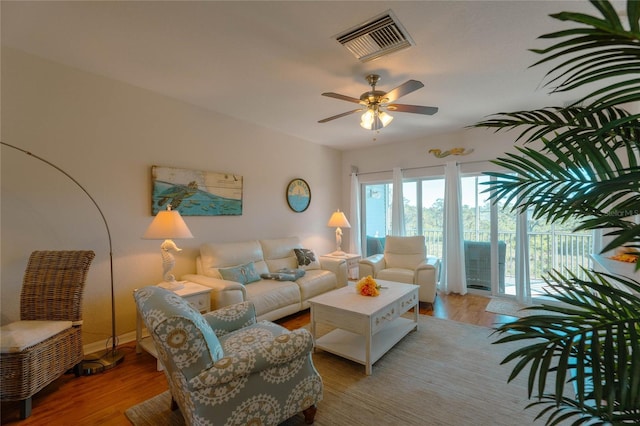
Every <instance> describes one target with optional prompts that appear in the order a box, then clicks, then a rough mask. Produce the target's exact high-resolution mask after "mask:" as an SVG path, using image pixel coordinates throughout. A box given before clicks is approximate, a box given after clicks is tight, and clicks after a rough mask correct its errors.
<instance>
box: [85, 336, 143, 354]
mask: <svg viewBox="0 0 640 426" xmlns="http://www.w3.org/2000/svg"><path fill="white" fill-rule="evenodd" d="M135 340H136V332H135V331H130V332H129V333H125V334H123V335H122V336H118V344H119V345H121V344H123V343H129V342H135ZM107 345H109V348H110V347H111V346H110V345H111V338H108V339H105V340H100V341H97V342H93V343H89V344H87V345H84V346H82V350H83V351H84V354H85V355H89V354H93V353H96V352H102V351H104V350H105V349H107Z"/></svg>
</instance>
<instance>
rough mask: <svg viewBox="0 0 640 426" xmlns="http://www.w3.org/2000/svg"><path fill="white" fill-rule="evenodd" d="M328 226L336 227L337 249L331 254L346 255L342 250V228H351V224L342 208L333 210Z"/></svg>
mask: <svg viewBox="0 0 640 426" xmlns="http://www.w3.org/2000/svg"><path fill="white" fill-rule="evenodd" d="M327 226H328V227H330V228H336V251H334V252H333V253H331V256H344V255H345V254H346V253H345V252H343V251H342V248H341V247H340V246H342V229H340V228H351V224H349V221H348V220H347V218H346V217H345V215H344V213H343V212H341V211H340V210H337V211H335V212H333V214H332V215H331V218H330V219H329V223H327Z"/></svg>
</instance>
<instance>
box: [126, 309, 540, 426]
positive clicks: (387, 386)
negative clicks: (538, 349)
mask: <svg viewBox="0 0 640 426" xmlns="http://www.w3.org/2000/svg"><path fill="white" fill-rule="evenodd" d="M419 321H420V322H419V327H418V331H416V332H412V333H410V334H409V335H408V336H406V337H405V338H404V339H403V340H402V341H400V342H399V343H398V344H397V345H396V346H395V347H394V348H392V349H391V350H390V351H389V352H388V353H387V354H386V355H385V356H384V357H382V358H381V359H380V360H378V362H376V363H375V364H374V366H373V374H372V375H371V376H367V375H365V371H364V366H362V365H360V364H357V363H354V362H351V361H348V360H345V359H342V358H340V357H338V356H335V355H332V354H329V353H327V352H323V351H318V352H316V353H314V354H313V360H314V363H315V365H316V368H317V369H318V371H319V372H320V375H321V376H322V379H323V382H324V399H323V400H322V401H321V402H320V403H319V404H318V412H317V414H316V421H315V423H314V424H315V425H317V426H328V425H332V426H336V425H350V426H354V425H363V426H364V425H367V426H370V425H430V426H432V425H433V426H438V425H443V426H444V425H447V426H450V425H458V426H461V425H474V426H477V425H493V426H499V425H504V426H512V425H526V424H533V421H534V418H535V416H536V414H537V413H538V409H537V408H532V409H527V410H525V409H524V408H525V406H526V405H527V404H528V402H529V401H528V400H527V397H526V396H527V390H526V377H524V376H523V377H517V378H516V379H515V380H514V381H512V382H511V383H507V378H508V376H509V373H510V372H511V367H512V363H510V364H507V365H505V366H500V362H501V361H502V360H503V359H504V357H505V356H506V355H507V354H508V353H510V352H511V351H513V350H514V349H516V348H517V347H518V346H517V345H518V344H514V343H509V344H500V345H495V344H492V343H491V342H492V341H494V340H495V339H496V336H491V333H492V330H491V329H489V328H485V327H479V326H474V325H469V324H463V323H459V322H455V321H450V320H443V319H438V318H434V317H430V316H423V315H420V320H419ZM169 401H170V397H169V393H168V392H164V393H162V394H160V395H158V396H156V397H154V398H152V399H150V400H147V401H145V402H143V403H141V404H139V405H136V406H134V407H132V408H130V409H128V410H127V411H126V412H125V414H126V416H127V417H128V418H129V420H130V421H131V423H133V424H134V425H136V426H151V425H154V426H157V425H172V426H173V425H176V426H181V425H183V424H184V421H183V419H182V416H181V415H180V413H179V410H177V411H175V412H171V411H170V409H169V405H170V404H169ZM538 423H540V422H538ZM303 424H304V419H303V417H302V415H298V416H296V417H293V418H291V419H289V420H287V421H286V422H284V423H282V425H281V426H298V425H303Z"/></svg>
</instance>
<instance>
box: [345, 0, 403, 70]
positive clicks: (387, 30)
mask: <svg viewBox="0 0 640 426" xmlns="http://www.w3.org/2000/svg"><path fill="white" fill-rule="evenodd" d="M336 39H337V40H338V42H339V43H340V44H342V45H343V46H344V47H346V48H347V50H349V51H350V52H351V53H352V54H353V55H354V56H355V57H356V58H358V59H359V60H360V61H362V62H367V61H372V60H374V59H377V58H379V57H381V56H384V55H388V54H389V53H392V52H396V51H398V50H401V49H406V48H407V47H410V46H413V45H414V42H413V40H412V39H411V36H410V35H409V33H407V30H405V29H404V27H403V26H402V24H400V22H399V21H398V19H397V18H396V17H395V15H394V14H393V12H392V11H391V10H388V11H386V12H384V13H383V14H381V15H378V16H376V17H375V18H372V19H370V20H369V21H367V22H364V23H362V24H360V25H358V26H357V27H355V28H352V29H350V30H348V31H347V32H344V33H341V34H339V35H338V36H336Z"/></svg>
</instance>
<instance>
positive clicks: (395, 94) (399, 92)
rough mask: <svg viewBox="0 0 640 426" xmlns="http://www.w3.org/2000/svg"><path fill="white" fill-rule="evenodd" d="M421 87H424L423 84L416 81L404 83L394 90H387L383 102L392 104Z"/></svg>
mask: <svg viewBox="0 0 640 426" xmlns="http://www.w3.org/2000/svg"><path fill="white" fill-rule="evenodd" d="M422 87H424V84H422V83H421V82H419V81H418V80H409V81H406V82H404V83H402V84H401V85H400V86H398V87H396V88H395V89H391V90H389V91H388V92H387V94H386V95H384V98H385V102H393V101H395V100H396V99H398V98H399V97H401V96H404V95H408V94H409V93H411V92H413V91H416V90H418V89H420V88H422Z"/></svg>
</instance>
